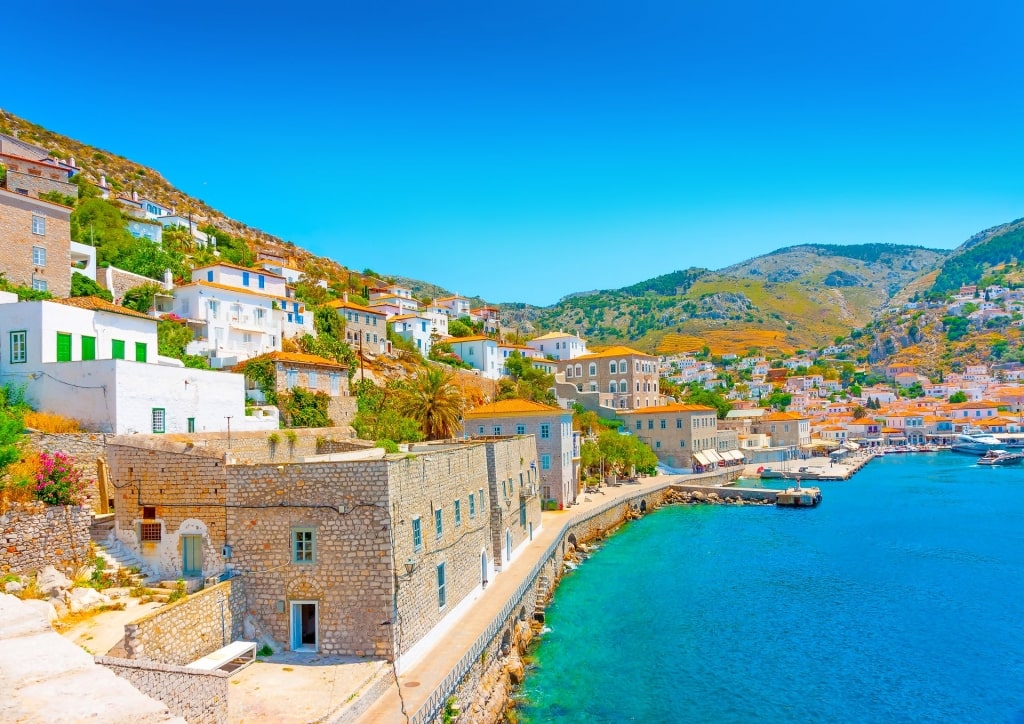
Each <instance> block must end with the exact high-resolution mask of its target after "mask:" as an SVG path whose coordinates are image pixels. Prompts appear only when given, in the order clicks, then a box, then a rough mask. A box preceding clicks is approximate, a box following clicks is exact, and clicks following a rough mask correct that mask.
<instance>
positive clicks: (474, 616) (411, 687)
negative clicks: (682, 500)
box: [357, 474, 716, 724]
mask: <svg viewBox="0 0 1024 724" xmlns="http://www.w3.org/2000/svg"><path fill="white" fill-rule="evenodd" d="M715 477H716V476H714V475H711V474H708V475H659V476H657V477H652V478H640V480H639V482H637V483H626V484H622V485H619V486H613V487H607V486H606V487H602V488H601V491H602V492H600V493H586V494H583V495H582V496H581V497H580V499H579V502H578V503H577V504H576V505H574V506H573V507H572V508H570V509H569V510H559V511H545V512H544V513H543V515H542V522H543V527H542V529H541V531H540V532H539V533H538V534H537V535H535V536H534V538H533V540H532V541H530V542H529V543H527V544H526V546H525V547H524V548H523V549H521V551H520V552H519V554H518V556H517V557H516V558H515V560H513V561H512V562H511V563H510V564H509V565H508V566H506V568H505V570H503V571H502V572H501V573H500V574H498V575H497V576H496V577H495V578H494V580H493V581H491V582H490V584H489V585H488V586H487V588H486V590H484V591H483V592H481V593H480V595H479V598H478V600H477V601H476V602H475V603H474V604H473V606H472V608H471V609H470V610H469V611H467V612H466V613H465V614H464V615H463V616H462V618H460V619H459V621H458V624H457V625H456V626H455V627H453V628H452V630H451V631H450V632H449V633H448V634H447V635H446V636H445V638H444V640H443V641H442V642H441V643H439V644H438V645H437V646H435V647H434V648H433V649H432V650H431V651H430V652H428V653H427V654H426V656H424V657H423V659H422V661H420V662H419V663H418V664H416V665H415V666H413V667H411V668H409V669H407V670H406V671H403V672H402V673H401V674H400V675H399V677H398V680H399V682H400V684H401V695H399V691H398V687H396V686H394V685H392V686H391V687H390V688H389V689H388V690H387V692H386V693H385V694H384V695H383V696H382V697H381V698H380V699H379V700H378V701H377V702H376V703H375V704H374V705H373V706H371V707H370V708H369V709H368V710H367V711H366V712H365V713H364V714H363V715H362V717H360V718H359V719H357V722H359V724H392V723H394V724H403V723H404V722H405V721H406V716H405V714H403V713H402V705H403V702H404V706H405V712H406V714H408V716H409V717H412V716H413V714H415V713H416V712H417V711H418V710H419V709H420V707H421V706H422V705H423V704H424V703H426V702H427V700H428V699H429V698H430V696H431V694H432V693H433V691H434V689H435V688H436V687H437V686H438V685H440V684H441V683H442V682H443V681H444V679H445V677H446V676H448V674H449V672H451V671H452V670H453V669H454V668H455V667H456V665H457V664H458V663H459V661H460V660H461V659H462V657H463V656H464V655H465V653H466V652H467V651H469V650H470V649H471V648H472V646H473V644H474V643H476V641H477V639H478V638H479V637H480V636H481V635H482V634H483V633H484V631H485V630H486V629H487V626H488V625H489V624H490V623H491V621H492V620H493V619H494V618H495V617H496V616H497V615H498V614H499V613H501V610H502V608H504V606H505V604H506V603H507V602H508V600H509V599H510V598H511V597H512V596H513V595H515V593H516V590H517V589H518V588H519V586H520V584H522V583H523V581H524V580H525V578H526V577H527V576H529V575H530V573H531V571H532V570H533V567H534V565H535V564H536V563H537V562H538V561H539V560H540V559H541V558H542V557H543V556H544V555H545V553H546V552H547V551H548V549H549V548H550V546H551V544H552V543H553V542H554V541H556V540H558V539H560V537H561V536H562V534H563V530H564V528H565V526H566V524H567V523H569V522H570V521H572V520H573V519H576V518H577V517H579V516H581V515H585V514H587V513H588V512H596V511H597V510H599V509H601V508H603V507H604V506H606V505H607V504H608V503H611V502H614V501H621V500H625V499H627V498H630V497H633V496H635V495H637V494H639V493H645V492H650V491H654V490H660V489H662V488H666V487H668V486H670V485H673V484H675V483H684V482H685V483H689V484H693V483H696V482H698V481H700V480H702V479H712V478H715Z"/></svg>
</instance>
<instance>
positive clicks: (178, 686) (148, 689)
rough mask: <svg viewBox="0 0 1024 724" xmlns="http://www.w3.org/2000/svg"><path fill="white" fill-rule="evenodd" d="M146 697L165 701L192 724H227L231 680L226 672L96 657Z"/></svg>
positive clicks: (173, 710) (110, 657)
mask: <svg viewBox="0 0 1024 724" xmlns="http://www.w3.org/2000/svg"><path fill="white" fill-rule="evenodd" d="M95 661H96V663H97V664H101V665H102V666H104V667H106V668H108V669H110V670H111V671H113V672H114V673H115V674H117V675H118V676H120V677H121V678H122V679H125V680H126V681H128V682H129V683H131V685H132V686H134V687H135V688H136V689H138V690H139V691H141V692H142V693H143V694H148V695H149V696H151V697H153V698H154V699H156V700H158V701H160V702H163V703H164V704H165V705H166V706H167V708H168V709H170V710H171V712H172V713H173V714H177V715H178V716H180V717H184V718H185V720H186V721H188V722H189V724H226V722H227V721H228V686H229V683H228V678H229V677H230V676H231V675H230V674H229V673H227V672H224V671H197V670H196V669H186V668H185V667H183V666H173V665H170V664H160V663H156V662H153V661H137V660H132V659H118V658H114V657H112V656H97V657H95Z"/></svg>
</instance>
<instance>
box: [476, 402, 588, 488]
mask: <svg viewBox="0 0 1024 724" xmlns="http://www.w3.org/2000/svg"><path fill="white" fill-rule="evenodd" d="M462 434H463V435H465V436H473V437H481V436H492V437H494V436H502V435H532V436H533V437H534V439H535V440H536V445H537V456H538V461H537V468H538V470H537V474H538V477H539V481H538V482H539V490H538V492H539V493H540V495H541V499H542V500H550V501H554V507H557V508H565V507H568V506H570V505H572V504H573V503H574V502H576V493H577V492H578V489H579V479H580V476H579V462H580V451H579V442H578V438H577V437H576V436H574V434H573V430H572V413H571V412H570V411H568V410H562V409H560V408H558V407H551V406H549V405H544V404H541V403H539V402H532V401H530V400H499V401H498V402H492V403H490V404H487V405H481V406H479V407H476V408H473V409H472V410H470V411H469V412H467V413H465V415H463V421H462Z"/></svg>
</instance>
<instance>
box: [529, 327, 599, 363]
mask: <svg viewBox="0 0 1024 724" xmlns="http://www.w3.org/2000/svg"><path fill="white" fill-rule="evenodd" d="M526 344H527V346H528V347H532V348H533V349H535V350H537V352H538V353H540V356H541V357H551V358H552V359H556V360H567V359H576V358H577V357H582V356H583V355H587V354H590V351H589V350H588V349H587V343H586V341H585V340H584V339H583V338H581V337H580V336H579V335H578V334H566V333H565V332H549V333H548V334H545V335H541V336H540V337H537V338H536V339H531V340H530V341H529V342H527V343H526Z"/></svg>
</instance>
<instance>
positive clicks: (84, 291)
mask: <svg viewBox="0 0 1024 724" xmlns="http://www.w3.org/2000/svg"><path fill="white" fill-rule="evenodd" d="M71 296H72V297H99V298H100V299H106V300H107V301H108V302H112V301H114V295H113V294H111V293H110V290H109V289H104V288H103V287H101V286H100V285H99V284H97V283H96V282H95V281H94V280H92V279H90V278H89V277H87V276H86V275H85V274H81V273H79V272H72V273H71Z"/></svg>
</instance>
